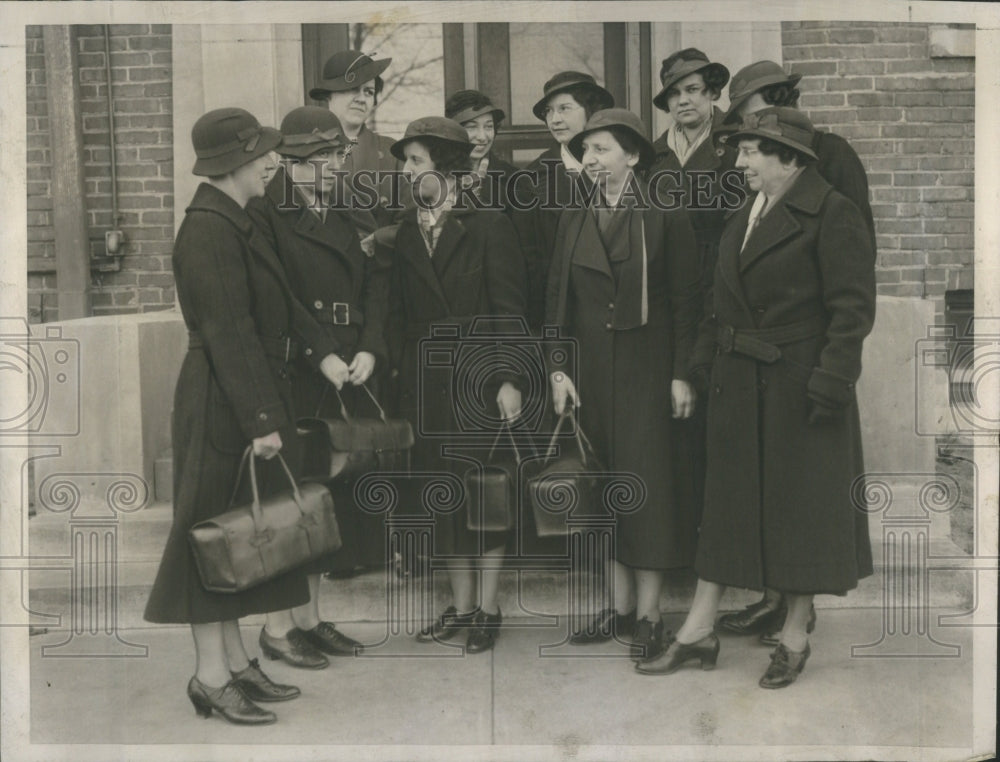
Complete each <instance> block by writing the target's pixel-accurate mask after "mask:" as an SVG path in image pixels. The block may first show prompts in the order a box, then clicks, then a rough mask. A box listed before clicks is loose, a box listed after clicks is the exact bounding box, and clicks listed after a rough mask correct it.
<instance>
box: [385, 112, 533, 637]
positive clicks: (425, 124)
mask: <svg viewBox="0 0 1000 762" xmlns="http://www.w3.org/2000/svg"><path fill="white" fill-rule="evenodd" d="M472 147H473V146H472V143H471V142H470V141H469V136H468V134H467V132H466V129H465V128H464V127H462V125H460V124H458V123H457V122H454V121H452V120H451V119H446V118H444V117H437V116H430V117H424V118H422V119H417V120H415V121H413V122H411V123H410V124H409V125H407V128H406V133H405V134H404V136H403V138H402V140H400V141H398V142H397V143H395V144H394V145H393V147H392V152H393V154H394V155H395V156H396V157H397V158H398V159H399V160H401V161H403V162H404V170H405V171H406V172H407V173H408V174H409V175H410V177H411V179H412V182H413V188H414V192H415V193H416V194H418V196H419V199H418V202H419V203H418V208H416V209H411V210H410V211H408V212H406V213H405V214H404V216H403V218H402V222H401V224H400V226H399V229H398V232H397V233H396V237H395V263H394V265H395V266H394V272H393V277H392V287H391V291H390V294H391V296H390V299H389V304H390V305H391V310H392V329H391V331H390V336H392V337H393V338H392V341H391V344H392V346H391V347H390V354H391V356H392V358H393V364H394V367H395V368H396V369H397V370H398V373H399V387H400V403H399V404H400V411H401V412H402V413H403V415H404V416H405V417H406V418H408V419H409V420H410V421H411V422H412V424H413V429H414V431H415V432H418V434H417V439H416V444H415V445H414V448H413V451H412V453H413V458H412V462H413V467H414V469H415V470H417V471H424V472H441V471H446V472H452V473H455V474H457V475H458V476H459V478H461V476H462V475H463V474H464V472H465V470H466V469H467V468H468V463H467V462H465V461H461V460H456V459H450V458H448V457H445V456H443V455H442V454H441V448H442V440H441V439H440V438H435V437H432V436H426V435H425V434H424V432H425V431H433V432H452V431H453V432H456V433H457V432H459V431H461V428H460V427H459V423H458V420H457V410H456V407H458V406H464V405H466V404H473V401H471V400H466V399H457V400H456V399H454V398H453V397H452V396H451V395H450V394H449V381H450V380H451V378H452V376H451V375H450V373H451V372H452V371H446V373H448V374H449V375H448V378H442V376H441V375H432V374H430V373H426V369H425V368H424V367H423V366H422V365H421V362H420V342H421V340H422V339H425V338H428V337H430V336H431V335H432V333H433V328H434V326H435V325H442V326H455V325H458V326H459V327H460V329H461V332H462V334H461V337H460V338H459V339H458V341H459V342H461V341H463V339H464V337H465V336H466V335H467V332H468V329H469V326H470V325H471V324H472V322H473V320H474V319H476V318H477V317H480V316H523V315H524V309H525V289H526V283H525V271H524V261H523V259H522V257H521V249H520V247H519V246H518V242H517V234H516V232H515V231H514V227H513V224H512V223H511V221H510V218H509V217H507V215H505V214H503V213H502V212H499V211H489V210H476V209H473V208H470V207H469V206H466V207H464V208H459V207H457V206H453V205H454V204H455V199H456V189H457V184H458V183H459V182H461V178H462V176H463V175H467V174H468V172H469V154H470V152H471V150H472ZM458 370H459V369H458V368H455V369H454V371H458ZM422 374H424V375H423V376H422ZM492 383H493V385H495V386H497V391H496V393H495V399H496V404H497V406H498V408H499V411H500V415H501V416H502V417H503V418H505V419H506V420H508V421H513V420H514V419H516V418H517V417H518V415H519V414H520V411H521V392H520V391H519V389H518V387H517V385H516V379H515V377H514V376H513V375H505V374H503V373H502V372H497V373H494V374H492ZM459 393H461V391H459ZM487 399H494V396H493V394H492V393H491V394H490V395H489V396H488V397H487ZM421 405H422V406H423V407H422V409H421ZM488 414H490V415H493V414H494V412H493V411H492V410H491V411H488ZM434 531H435V535H434V549H433V552H434V553H435V555H437V556H439V557H440V556H446V557H448V566H449V569H448V579H449V581H450V583H451V592H452V596H453V602H452V604H451V605H450V606H448V608H447V609H446V610H445V612H444V613H443V614H441V616H439V617H438V618H437V620H436V621H434V622H433V623H432V624H430V625H429V626H427V627H426V628H424V629H423V630H421V631H420V633H419V634H418V636H417V639H418V640H420V641H423V642H429V641H431V640H446V639H449V638H452V637H454V636H455V635H457V634H458V633H459V632H460V631H462V630H464V629H468V634H467V639H466V650H467V651H468V652H470V653H477V652H481V651H486V650H489V649H491V648H493V646H494V643H495V642H496V638H497V635H498V634H499V632H498V631H499V627H500V625H501V621H502V615H501V612H500V608H499V606H498V604H497V588H498V584H499V574H500V567H501V565H502V562H503V553H504V543H505V542H506V539H507V536H506V533H504V532H481V533H480V532H477V531H472V530H469V529H467V528H466V516H465V512H464V511H461V510H459V511H453V512H451V513H450V514H445V515H440V514H439V515H436V523H435V530H434ZM470 560H473V564H472V565H474V566H476V567H478V571H479V572H480V574H479V575H478V577H479V579H478V585H477V574H476V571H474V570H472V569H469V568H468V567H469V566H470V563H469V561H470ZM477 587H478V590H477Z"/></svg>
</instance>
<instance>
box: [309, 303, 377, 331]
mask: <svg viewBox="0 0 1000 762" xmlns="http://www.w3.org/2000/svg"><path fill="white" fill-rule="evenodd" d="M313 319H315V321H316V322H317V323H321V324H323V325H353V326H357V327H358V328H363V327H364V325H365V316H364V313H363V312H362V311H361V310H359V309H358V308H357V307H354V306H352V305H351V304H349V303H348V302H332V303H330V304H329V305H327V306H326V307H324V308H323V309H320V310H314V311H313Z"/></svg>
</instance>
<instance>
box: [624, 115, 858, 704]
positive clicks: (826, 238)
mask: <svg viewBox="0 0 1000 762" xmlns="http://www.w3.org/2000/svg"><path fill="white" fill-rule="evenodd" d="M813 139H814V130H813V126H812V124H811V123H810V122H809V120H808V119H807V118H806V117H805V116H804V115H803V114H801V113H800V112H798V111H796V110H794V109H788V108H767V109H764V110H762V111H758V112H755V113H753V114H750V115H748V116H747V117H746V118H745V119H744V121H743V123H742V125H741V126H740V127H739V128H738V129H737V130H736V132H735V133H733V134H732V135H728V136H726V138H725V140H726V142H727V143H729V144H730V145H734V146H736V147H737V148H738V150H739V154H738V158H737V162H736V166H737V167H738V168H740V169H741V170H743V172H744V174H745V176H746V181H747V185H748V186H749V188H750V190H751V191H754V192H755V194H756V195H754V196H753V197H751V199H749V200H748V202H747V203H746V204H745V205H744V206H743V208H742V209H740V210H739V211H738V212H737V213H736V214H735V215H733V216H732V217H730V219H729V221H728V222H727V224H726V227H725V230H724V231H723V234H722V239H721V240H720V243H719V262H718V266H717V267H716V270H715V282H714V286H713V301H712V314H711V317H710V318H709V319H707V320H705V321H704V322H703V323H702V326H701V330H700V334H699V337H698V344H697V347H696V350H695V354H694V357H693V360H692V363H691V365H692V368H693V370H692V373H693V374H702V375H705V376H708V374H710V379H711V381H710V384H708V385H709V386H710V392H709V400H708V467H707V475H706V480H705V502H704V509H703V515H702V521H701V528H700V532H699V535H698V553H697V558H696V561H695V570H696V571H697V573H698V585H697V588H696V590H695V595H694V600H693V602H692V604H691V609H690V612H689V613H688V616H687V619H686V620H685V622H684V624H683V626H682V627H681V628H680V630H679V631H678V632H677V637H676V640H675V641H674V642H673V643H672V644H671V645H670V647H669V649H668V650H667V651H666V652H664V653H663V654H662V655H661V656H660V657H659V658H658V659H656V660H654V661H652V662H647V663H645V664H640V665H638V670H639V671H640V672H643V673H646V674H670V673H671V672H674V671H675V670H677V669H678V668H680V667H681V666H682V665H683V664H685V663H686V662H688V661H698V662H700V664H701V667H702V669H710V668H712V667H714V666H715V663H716V660H717V658H718V655H719V640H718V638H717V637H716V636H715V634H714V632H713V624H714V619H715V615H716V613H717V611H718V607H719V601H720V600H721V597H722V593H723V592H724V590H725V588H726V586H727V585H735V586H738V587H745V588H752V589H756V590H760V589H762V588H765V587H767V588H771V589H773V590H776V591H779V592H780V593H781V594H783V595H784V597H785V600H786V601H787V616H786V617H785V620H784V624H783V626H782V629H781V632H780V634H779V636H778V644H777V647H776V648H775V650H774V652H773V653H772V655H771V663H770V666H769V667H768V668H767V670H766V672H765V673H764V675H763V676H762V677H761V678H760V681H759V684H760V686H761V687H762V688H782V687H785V686H787V685H789V684H791V683H792V682H794V681H795V680H796V678H797V677H798V675H799V674H800V673H801V672H802V670H803V667H804V666H805V663H806V660H807V659H808V657H809V653H810V648H809V641H808V629H809V618H810V611H811V609H812V600H813V596H814V595H817V594H823V593H826V594H839V595H843V594H845V593H846V592H847V591H848V590H852V589H853V588H854V587H856V586H857V583H858V580H859V579H860V578H862V577H865V576H868V575H870V574H871V573H872V555H871V545H870V542H869V538H868V518H867V515H866V513H865V511H863V510H861V509H859V508H858V507H856V505H855V499H856V496H857V495H862V494H864V490H863V489H859V488H858V486H857V485H858V484H859V483H861V482H859V479H860V478H861V476H862V475H863V474H864V464H863V462H862V458H861V426H860V422H859V419H858V407H857V400H856V398H855V393H854V386H855V383H856V382H857V379H858V376H859V375H860V373H861V349H862V344H863V342H864V339H865V337H866V336H867V335H868V333H869V332H870V331H871V328H872V324H873V322H874V318H875V251H874V247H873V246H872V242H871V239H870V237H869V236H868V233H867V230H866V229H865V225H864V220H863V217H862V215H861V212H860V211H859V210H858V208H857V207H856V206H855V205H854V204H853V203H852V202H851V201H850V200H849V199H847V198H846V197H845V196H843V195H842V194H840V193H838V192H837V191H835V190H834V189H833V188H832V187H831V186H830V184H829V183H827V182H826V181H825V180H824V179H823V178H822V177H821V176H820V174H819V172H817V171H816V168H815V163H816V154H815V152H814V151H813V148H812V146H813ZM862 486H863V485H862Z"/></svg>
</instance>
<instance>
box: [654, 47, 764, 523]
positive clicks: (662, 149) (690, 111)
mask: <svg viewBox="0 0 1000 762" xmlns="http://www.w3.org/2000/svg"><path fill="white" fill-rule="evenodd" d="M728 81H729V70H728V69H726V67H725V66H723V65H722V64H719V63H712V62H711V61H709V60H708V56H706V55H705V54H704V53H702V52H701V51H700V50H698V49H697V48H685V49H684V50H680V51H677V52H676V53H673V54H672V55H670V56H668V57H667V58H665V59H664V60H663V65H662V66H661V67H660V82H661V85H662V87H661V89H660V92H659V93H657V95H656V96H655V97H654V98H653V104H654V105H655V106H656V107H657V108H659V109H660V110H662V111H665V112H667V113H668V114H670V115H671V116H672V117H673V119H674V124H673V125H671V126H670V127H669V128H668V129H667V130H666V131H665V132H664V133H663V134H662V135H660V137H659V138H657V139H656V141H654V143H653V148H654V149H655V151H656V159H655V160H654V161H653V166H652V167H651V168H650V170H649V183H650V187H651V192H655V193H656V194H657V195H658V197H659V198H660V199H661V200H664V201H666V200H667V199H669V198H670V196H669V195H668V194H670V192H671V190H672V189H680V190H681V191H682V192H683V196H682V198H683V203H684V208H685V209H686V210H687V213H688V218H689V219H690V220H691V227H693V228H694V235H695V240H696V241H697V246H698V261H699V272H700V273H701V291H702V306H703V312H706V313H707V312H709V311H710V309H711V305H709V304H707V300H708V295H709V293H710V291H711V287H712V273H713V272H714V271H715V261H716V259H717V258H718V256H719V238H720V237H721V236H722V228H723V226H724V225H725V222H726V212H727V210H730V209H734V208H737V207H739V206H740V205H741V204H742V203H743V200H744V198H745V196H744V195H743V189H742V186H743V176H742V173H741V172H739V170H737V169H736V168H735V164H736V150H735V149H734V148H732V147H731V146H727V145H725V144H724V143H721V142H720V141H719V135H720V133H721V129H722V117H723V114H722V111H720V110H719V109H718V108H717V107H715V105H714V104H715V102H716V101H717V100H718V99H719V96H720V95H721V94H722V90H723V88H724V87H725V86H726V83H727V82H728ZM705 425H706V424H705V406H704V404H700V405H698V406H697V409H696V410H695V412H694V415H692V416H691V418H690V419H688V420H687V421H684V422H683V423H681V424H680V425H679V426H677V427H676V433H677V436H678V438H679V441H678V443H677V445H678V447H677V449H678V450H680V453H679V455H678V457H677V459H676V460H675V464H676V465H677V467H678V468H680V469H686V470H687V471H688V472H689V473H690V474H691V475H692V477H693V478H692V479H690V480H689V483H690V485H691V488H692V490H693V493H692V497H691V499H692V500H693V501H694V503H695V504H696V505H699V506H700V505H701V504H702V501H703V499H704V486H705Z"/></svg>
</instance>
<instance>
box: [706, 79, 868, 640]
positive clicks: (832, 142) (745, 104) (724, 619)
mask: <svg viewBox="0 0 1000 762" xmlns="http://www.w3.org/2000/svg"><path fill="white" fill-rule="evenodd" d="M801 78H802V75H801V74H786V73H785V70H784V69H782V68H781V66H780V65H779V64H776V63H774V61H757V62H756V63H752V64H750V65H749V66H745V67H744V68H742V69H740V70H739V71H738V72H737V73H736V75H735V76H734V77H733V80H732V82H731V83H730V85H729V111H727V112H726V116H725V118H724V122H725V123H726V124H727V125H728V127H727V129H730V130H731V129H732V127H733V125H735V124H738V123H739V121H740V119H741V118H742V117H743V116H744V115H746V114H752V113H755V112H757V111H760V110H761V109H765V108H768V107H771V106H780V107H788V108H794V107H796V106H797V104H798V101H799V91H798V89H797V88H796V85H797V84H798V82H799V80H800V79H801ZM810 147H811V148H812V150H813V153H815V154H816V161H815V168H816V171H817V172H819V174H820V177H822V178H823V179H824V180H826V181H827V182H828V183H830V185H832V186H833V189H834V190H836V191H838V192H839V193H841V194H843V195H844V196H846V197H847V198H848V199H850V200H851V201H852V202H853V203H854V205H855V206H856V207H857V208H858V209H859V210H860V211H861V215H862V217H863V218H864V221H865V226H866V227H867V228H868V232H869V233H870V235H871V239H872V245H873V246H874V245H875V220H874V219H873V217H872V208H871V204H870V203H869V199H868V176H867V175H866V174H865V168H864V165H863V164H862V163H861V159H860V158H858V154H857V153H856V152H855V151H854V149H853V148H851V145H850V143H848V142H847V141H846V140H844V139H843V138H842V137H840V136H839V135H835V134H833V133H832V132H821V131H819V130H816V131H815V132H814V136H813V142H812V145H811V146H810ZM784 616H785V605H784V601H783V600H782V598H781V596H780V595H778V594H777V593H776V591H774V590H770V589H767V590H765V591H764V597H762V598H761V599H760V600H759V601H758V602H757V603H754V604H752V605H750V606H748V607H747V608H746V609H744V610H743V611H736V612H731V613H729V614H724V615H723V616H721V617H720V618H719V626H720V627H722V628H724V629H725V630H727V631H728V632H731V633H733V634H736V635H755V634H757V633H760V641H761V643H764V644H765V645H771V646H774V645H777V644H778V633H779V632H780V631H781V625H782V621H783V619H784ZM815 622H816V612H815V611H812V612H811V613H810V620H809V631H810V632H811V631H812V629H813V627H814V626H815Z"/></svg>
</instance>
